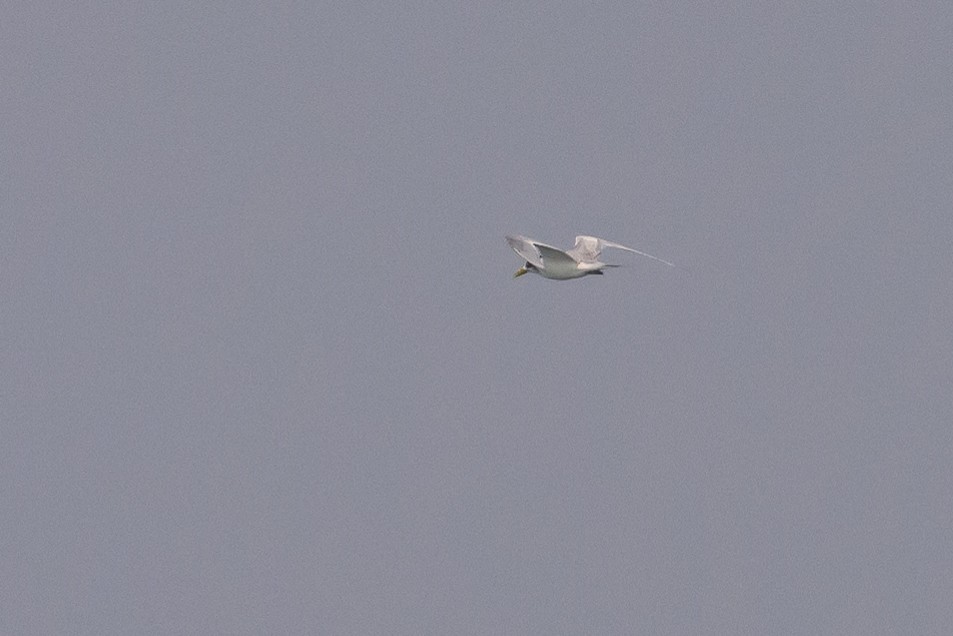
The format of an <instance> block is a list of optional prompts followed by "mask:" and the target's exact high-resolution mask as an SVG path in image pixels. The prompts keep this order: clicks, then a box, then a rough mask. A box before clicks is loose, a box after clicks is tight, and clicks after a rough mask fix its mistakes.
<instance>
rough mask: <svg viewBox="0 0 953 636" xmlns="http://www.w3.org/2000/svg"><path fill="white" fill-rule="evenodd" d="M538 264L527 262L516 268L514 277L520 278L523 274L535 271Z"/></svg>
mask: <svg viewBox="0 0 953 636" xmlns="http://www.w3.org/2000/svg"><path fill="white" fill-rule="evenodd" d="M535 271H536V266H535V265H533V264H532V263H530V262H527V263H526V264H525V265H523V266H522V267H520V268H519V269H518V270H516V273H515V274H513V278H519V277H520V276H522V275H523V274H529V273H530V272H535Z"/></svg>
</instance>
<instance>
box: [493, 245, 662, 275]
mask: <svg viewBox="0 0 953 636" xmlns="http://www.w3.org/2000/svg"><path fill="white" fill-rule="evenodd" d="M506 242H507V243H509V245H510V247H512V248H513V251H514V252H516V253H517V254H519V256H520V258H522V259H523V260H524V261H526V264H525V265H523V266H522V267H520V268H519V269H518V270H516V273H515V274H514V275H513V278H516V277H518V276H522V275H523V274H527V273H529V272H533V273H536V274H539V275H540V276H543V277H545V278H552V279H555V280H569V279H571V278H580V277H582V276H586V275H587V274H602V270H603V269H605V268H606V267H618V265H609V264H606V263H603V262H601V261H600V260H599V254H601V253H602V250H604V249H605V248H607V247H614V248H616V249H620V250H625V251H627V252H633V253H635V254H639V255H641V256H647V257H648V258H651V259H654V260H656V261H659V262H661V263H665V264H666V265H668V266H669V267H675V265H673V264H672V263H669V262H668V261H666V260H662V259H661V258H659V257H658V256H652V255H651V254H646V253H645V252H640V251H639V250H634V249H632V248H631V247H626V246H625V245H619V244H618V243H613V242H611V241H606V240H604V239H601V238H596V237H595V236H577V237H576V244H575V245H574V246H573V247H572V248H571V249H568V250H565V251H563V250H561V249H558V248H555V247H553V246H552V245H546V244H545V243H540V242H539V241H534V240H533V239H528V238H526V237H525V236H507V237H506Z"/></svg>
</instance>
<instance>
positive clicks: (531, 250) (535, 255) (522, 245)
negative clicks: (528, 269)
mask: <svg viewBox="0 0 953 636" xmlns="http://www.w3.org/2000/svg"><path fill="white" fill-rule="evenodd" d="M506 242H507V243H509V245H510V247H512V248H513V251H514V252H516V253H517V254H519V256H520V258H522V259H523V260H524V261H526V262H527V263H530V264H532V265H534V266H536V267H538V268H540V269H542V268H543V257H542V256H540V254H539V250H538V249H536V245H534V244H533V241H531V240H530V239H528V238H526V237H525V236H507V237H506Z"/></svg>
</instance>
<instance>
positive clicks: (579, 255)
mask: <svg viewBox="0 0 953 636" xmlns="http://www.w3.org/2000/svg"><path fill="white" fill-rule="evenodd" d="M607 247H612V248H615V249H619V250H625V251H627V252H632V253H633V254H638V255H640V256H645V257H648V258H651V259H653V260H656V261H659V262H660V263H665V264H666V265H668V266H669V267H675V265H674V264H672V263H669V262H668V261H666V260H663V259H661V258H659V257H658V256H652V255H651V254H646V253H645V252H640V251H639V250H634V249H632V248H631V247H626V246H625V245H621V244H619V243H613V242H612V241H607V240H605V239H601V238H596V237H595V236H577V237H576V245H575V246H573V248H572V249H571V250H567V252H568V254H569V255H570V256H572V257H573V258H575V259H576V260H578V261H580V262H582V263H591V262H594V261H597V260H599V254H601V253H602V250H604V249H605V248H607Z"/></svg>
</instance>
